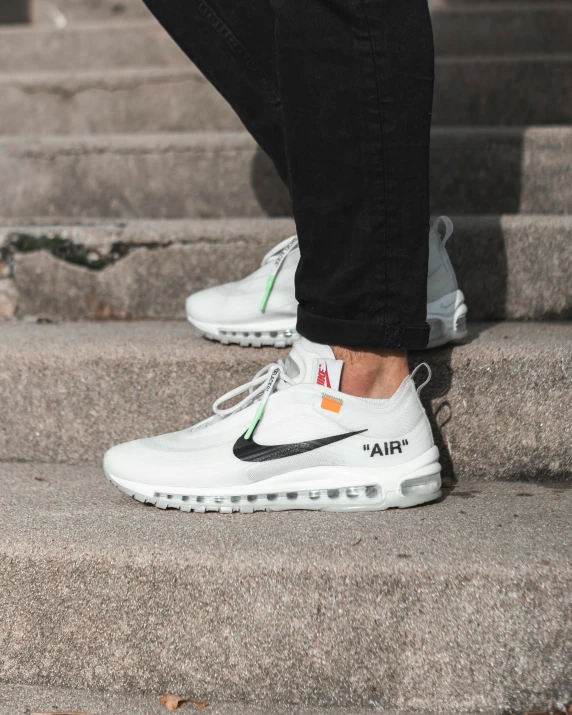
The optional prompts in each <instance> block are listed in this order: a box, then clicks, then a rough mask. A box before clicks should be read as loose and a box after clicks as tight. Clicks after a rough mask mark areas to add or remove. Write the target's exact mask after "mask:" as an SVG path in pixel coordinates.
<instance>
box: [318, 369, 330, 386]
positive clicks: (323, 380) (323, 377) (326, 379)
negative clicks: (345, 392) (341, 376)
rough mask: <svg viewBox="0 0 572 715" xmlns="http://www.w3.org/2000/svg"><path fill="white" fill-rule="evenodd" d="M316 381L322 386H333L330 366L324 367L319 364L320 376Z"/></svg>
mask: <svg viewBox="0 0 572 715" xmlns="http://www.w3.org/2000/svg"><path fill="white" fill-rule="evenodd" d="M316 383H317V384H318V385H321V386H322V387H331V386H332V384H331V382H330V376H329V375H328V366H327V365H326V366H325V367H322V366H321V365H319V366H318V377H317V378H316Z"/></svg>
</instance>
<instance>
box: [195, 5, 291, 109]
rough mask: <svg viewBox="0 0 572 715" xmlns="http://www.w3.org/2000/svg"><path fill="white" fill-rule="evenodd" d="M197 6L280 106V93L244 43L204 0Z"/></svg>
mask: <svg viewBox="0 0 572 715" xmlns="http://www.w3.org/2000/svg"><path fill="white" fill-rule="evenodd" d="M197 7H198V9H199V10H200V11H201V12H202V14H203V16H204V17H205V18H206V19H207V20H208V21H209V22H210V23H211V25H212V26H213V28H214V29H215V30H216V31H217V32H218V33H219V34H220V35H221V37H223V38H224V40H225V41H226V42H227V44H228V45H229V46H230V47H231V48H232V49H233V50H234V51H235V52H236V53H237V54H239V55H240V56H241V57H242V59H243V60H244V61H245V62H246V65H247V67H248V69H250V70H252V71H253V72H254V73H255V74H256V75H257V76H258V78H259V80H260V82H261V84H262V86H263V87H264V89H266V91H267V92H269V93H270V95H271V97H272V101H273V102H274V103H275V104H276V105H277V106H279V107H281V106H282V102H281V101H280V94H279V92H278V90H277V89H276V87H275V86H274V84H273V82H272V81H271V80H269V79H268V77H267V76H266V75H265V74H264V73H263V72H262V70H261V69H260V67H259V66H258V63H257V62H256V60H255V59H254V57H252V55H251V54H249V52H248V51H247V50H246V48H245V47H244V45H242V44H241V42H240V41H239V39H238V38H237V37H236V36H235V35H234V34H233V33H232V31H231V30H230V28H229V27H228V25H227V24H226V23H225V22H224V21H223V20H222V18H221V17H220V16H219V15H217V13H216V12H215V11H214V10H213V9H212V8H211V7H210V5H209V4H208V3H206V2H204V0H198V2H197Z"/></svg>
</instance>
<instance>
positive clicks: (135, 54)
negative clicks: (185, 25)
mask: <svg viewBox="0 0 572 715" xmlns="http://www.w3.org/2000/svg"><path fill="white" fill-rule="evenodd" d="M140 4H141V5H143V3H142V2H141V3H140ZM188 64H189V59H188V58H187V56H186V55H185V54H183V52H182V51H181V50H180V49H179V48H178V46H177V45H176V44H175V43H174V42H173V40H171V38H170V37H169V35H168V34H167V33H166V32H165V30H163V28H162V27H161V26H160V25H159V24H158V23H157V22H156V21H155V20H153V19H151V20H148V19H146V18H142V19H138V20H137V19H136V20H123V21H118V22H113V23H111V22H87V23H79V24H76V25H68V26H67V27H66V28H63V29H57V28H54V27H51V26H50V25H31V26H29V27H27V26H25V27H5V28H0V71H1V72H38V71H52V72H53V71H58V70H60V71H64V70H68V71H72V70H73V71H74V72H80V71H82V70H97V69H117V68H121V67H165V66H176V65H184V66H186V65H188Z"/></svg>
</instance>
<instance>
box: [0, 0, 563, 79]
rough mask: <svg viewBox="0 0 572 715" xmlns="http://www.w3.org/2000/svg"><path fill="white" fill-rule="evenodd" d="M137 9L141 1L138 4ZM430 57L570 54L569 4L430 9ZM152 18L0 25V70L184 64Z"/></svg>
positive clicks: (84, 68)
mask: <svg viewBox="0 0 572 715" xmlns="http://www.w3.org/2000/svg"><path fill="white" fill-rule="evenodd" d="M139 4H140V5H141V6H143V3H142V2H141V3H139ZM433 31H434V35H435V47H436V52H437V54H438V55H488V54H493V55H500V54H536V53H540V54H549V53H566V52H569V51H570V35H571V34H572V5H571V4H569V3H554V4H546V3H541V4H539V5H521V6H518V7H516V8H515V7H514V6H509V7H507V6H506V5H502V4H501V5H500V6H498V7H497V6H496V5H491V4H489V5H486V6H485V8H483V7H482V6H477V7H474V6H472V5H471V6H466V7H461V8H459V7H453V8H437V9H436V10H435V11H434V12H433ZM187 64H188V59H187V57H186V56H185V55H184V54H183V52H182V51H181V50H180V49H179V48H178V47H177V45H176V44H175V43H174V42H173V41H172V40H171V39H170V37H169V36H168V34H167V33H166V32H165V31H164V30H163V29H162V27H160V25H159V24H158V23H157V22H156V21H155V20H154V19H150V20H149V19H146V18H141V19H135V20H127V19H124V20H118V21H116V22H113V23H111V22H107V21H102V22H83V23H81V22H80V23H75V24H71V25H67V26H66V27H65V28H59V29H58V28H56V27H54V26H53V25H50V24H44V25H42V24H35V25H32V26H25V27H6V28H0V71H2V72H26V71H32V72H38V71H40V70H43V71H56V70H71V69H73V70H74V71H81V70H97V69H117V68H120V67H149V66H153V67H160V66H173V65H185V66H186V65H187Z"/></svg>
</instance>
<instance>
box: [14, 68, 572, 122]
mask: <svg viewBox="0 0 572 715" xmlns="http://www.w3.org/2000/svg"><path fill="white" fill-rule="evenodd" d="M0 104H1V105H2V119H3V122H2V132H3V133H4V134H6V135H8V134H14V135H50V134H90V133H119V132H129V133H131V132H155V131H157V132H170V131H203V130H204V131H216V130H228V131H235V130H241V129H243V127H242V124H241V122H240V120H239V119H238V117H237V116H236V115H235V113H234V111H233V110H232V109H231V107H230V106H229V105H228V103H227V102H226V101H225V100H223V99H222V97H221V96H220V94H219V93H218V92H217V91H216V90H215V89H214V88H213V87H212V86H211V85H210V84H209V83H208V82H207V81H206V79H205V78H204V77H203V76H202V74H201V73H200V72H199V71H198V70H197V69H196V68H195V67H193V66H192V65H191V64H190V63H188V65H187V66H183V67H169V68H138V69H132V68H130V69H119V70H118V69H115V70H97V71H82V72H59V73H58V72H56V73H44V72H41V73H30V72H22V73H16V74H15V73H6V74H3V75H2V74H0ZM433 122H434V126H439V125H448V126H452V125H494V124H500V125H519V126H526V125H534V124H567V123H572V55H556V56H550V55H548V56H547V55H537V56H531V55H528V56H517V57H511V56H508V57H496V56H495V57H481V58H474V57H469V58H463V57H453V58H447V59H442V60H439V61H438V62H437V81H436V85H435V104H434V112H433Z"/></svg>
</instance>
